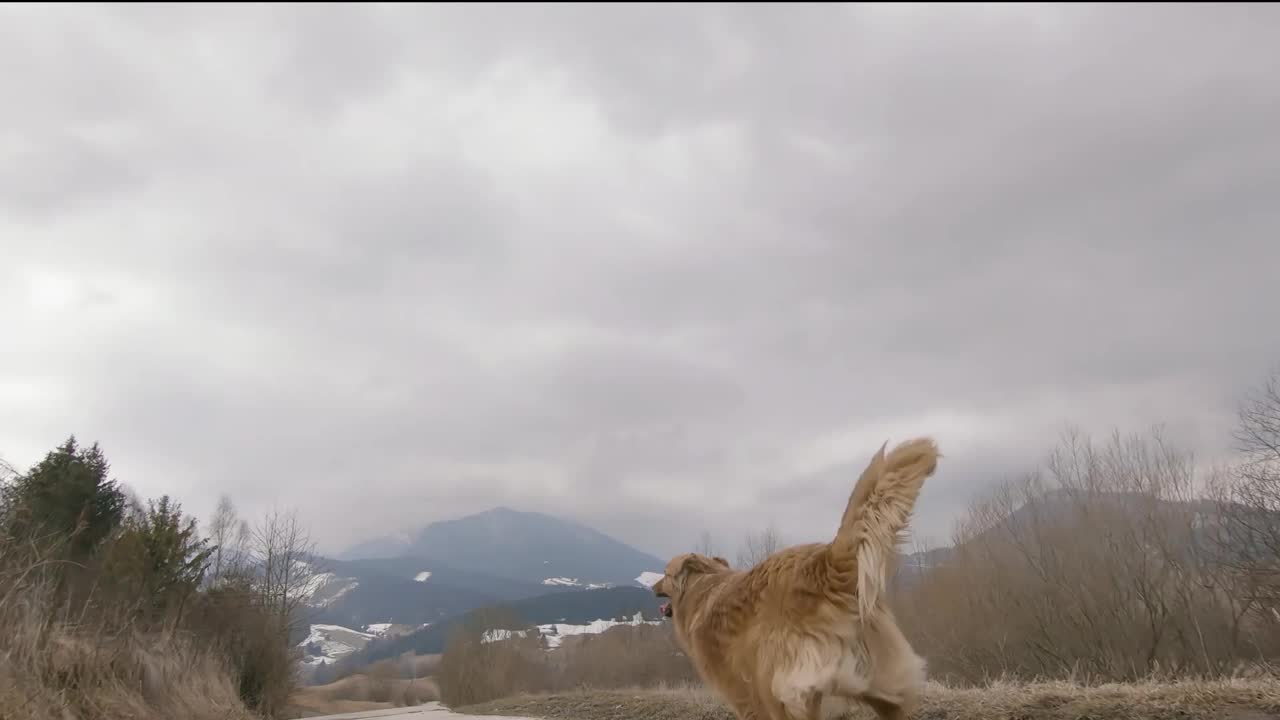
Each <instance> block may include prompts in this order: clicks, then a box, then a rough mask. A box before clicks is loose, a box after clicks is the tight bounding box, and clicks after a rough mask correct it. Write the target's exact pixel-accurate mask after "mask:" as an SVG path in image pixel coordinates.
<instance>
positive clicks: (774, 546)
mask: <svg viewBox="0 0 1280 720" xmlns="http://www.w3.org/2000/svg"><path fill="white" fill-rule="evenodd" d="M781 544H782V540H781V538H780V537H779V536H778V530H777V528H775V527H774V526H773V524H772V523H770V524H769V526H768V527H766V528H765V529H763V530H760V531H758V532H748V533H747V535H746V537H745V538H743V541H742V547H740V548H738V567H740V568H743V569H746V568H753V567H755V566H756V565H759V564H760V563H761V562H763V561H764V560H765V559H766V558H768V557H769V556H770V555H772V554H774V553H775V552H777V551H778V548H779V547H780V546H781Z"/></svg>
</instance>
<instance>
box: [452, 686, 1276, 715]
mask: <svg viewBox="0 0 1280 720" xmlns="http://www.w3.org/2000/svg"><path fill="white" fill-rule="evenodd" d="M458 712H462V713H469V714H475V715H526V716H530V717H537V718H565V719H566V720H734V716H733V713H732V712H730V711H729V709H728V708H727V707H725V706H724V705H723V704H722V703H721V702H720V701H719V700H718V699H717V698H716V697H715V695H714V694H712V693H711V692H710V691H708V690H706V689H704V688H701V687H674V688H661V689H638V690H625V691H624V690H609V691H603V690H591V691H581V692H571V693H562V694H551V695H524V696H517V697H513V698H508V699H504V700H497V701H493V702H489V703H484V704H482V705H475V706H469V707H465V708H458ZM1277 714H1280V680H1278V679H1276V678H1262V679H1249V680H1223V681H1184V682H1173V683H1158V682H1142V683H1126V684H1112V685H1100V686H1093V687H1086V686H1082V685H1077V684H1073V683H1067V682H1048V683H1030V684H1020V683H1006V682H995V683H991V684H989V685H986V686H984V687H974V688H964V689H955V688H948V687H945V686H942V685H937V684H934V685H930V686H929V689H928V691H927V693H926V695H925V698H924V702H923V704H922V706H921V707H920V708H919V709H918V710H917V711H916V713H915V714H914V715H913V716H912V717H913V718H915V719H916V720H1082V719H1086V718H1088V719H1092V720H1263V719H1264V718H1273V717H1276V716H1277ZM850 717H851V718H856V720H872V718H873V717H874V715H873V714H871V713H870V712H858V713H855V714H853V715H851V716H850Z"/></svg>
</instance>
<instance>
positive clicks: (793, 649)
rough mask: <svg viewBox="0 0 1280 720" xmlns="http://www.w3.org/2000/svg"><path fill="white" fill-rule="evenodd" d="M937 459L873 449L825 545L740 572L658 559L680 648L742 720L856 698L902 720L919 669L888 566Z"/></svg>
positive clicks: (908, 447) (822, 718) (786, 716)
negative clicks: (892, 600) (889, 590)
mask: <svg viewBox="0 0 1280 720" xmlns="http://www.w3.org/2000/svg"><path fill="white" fill-rule="evenodd" d="M886 445H887V444H886ZM939 457H940V456H939V454H938V448H937V446H936V445H935V444H934V442H933V440H931V439H928V438H921V439H916V440H911V441H908V442H905V443H902V444H901V445H898V446H897V447H895V448H894V449H893V450H892V451H891V452H889V453H888V455H887V456H886V454H885V448H884V447H881V448H880V450H879V452H877V453H876V455H875V457H873V458H872V460H871V463H870V464H869V465H868V466H867V469H866V470H864V471H863V473H862V476H861V477H860V478H859V479H858V482H857V484H856V485H855V486H854V489H853V493H852V494H851V495H850V497H849V504H848V507H847V508H846V509H845V512H844V516H843V517H842V518H841V521H840V528H839V530H838V531H837V532H836V536H835V538H834V539H833V540H832V541H831V542H829V543H814V544H810V545H798V546H795V547H790V548H787V549H785V550H781V551H779V552H777V553H774V554H773V555H772V556H770V557H769V558H768V559H766V560H765V561H763V562H761V563H760V564H759V565H757V566H756V567H754V568H752V569H750V570H746V571H740V570H733V569H731V568H730V567H729V563H727V562H725V561H724V559H722V558H711V557H707V556H705V555H699V554H696V553H689V554H684V555H679V556H677V557H676V558H674V559H673V560H672V561H671V562H670V563H668V564H667V567H666V571H665V575H664V576H663V578H662V579H661V580H659V581H658V583H657V584H656V585H654V587H653V591H654V593H655V594H657V595H659V596H660V597H668V598H670V608H671V615H670V617H671V620H672V622H674V623H675V628H676V637H677V638H678V640H679V642H680V644H681V645H682V646H683V647H684V649H685V652H686V653H687V654H688V655H689V657H690V659H691V660H692V661H693V663H694V666H695V667H696V668H697V670H698V673H699V675H701V677H702V678H703V680H704V681H705V682H706V683H707V684H708V685H710V686H712V687H713V688H715V689H716V690H717V691H719V693H720V694H721V695H723V696H724V698H725V700H726V701H727V702H728V703H729V704H730V706H731V707H733V709H734V711H735V712H736V713H737V715H738V717H739V718H742V720H829V719H830V718H835V717H839V716H840V715H842V714H844V713H845V712H847V711H848V710H849V709H850V707H851V704H852V703H854V702H859V701H860V702H864V703H866V704H867V705H870V706H871V708H872V709H874V710H875V711H876V713H877V714H878V715H879V716H880V717H881V718H884V719H885V720H901V719H902V718H905V717H906V713H907V711H908V710H909V709H910V708H911V707H912V706H913V705H914V703H915V701H916V698H917V697H918V693H919V690H920V688H921V687H922V686H923V684H924V680H925V666H924V660H922V659H921V658H920V657H919V656H917V655H916V654H915V652H914V651H913V650H912V649H911V646H910V645H909V644H908V643H907V640H906V638H905V637H904V636H903V634H902V632H901V631H900V630H899V629H898V625H897V623H896V621H895V620H894V617H893V614H892V612H891V611H890V610H889V607H888V605H887V604H886V600H885V585H886V576H887V572H888V568H887V565H888V563H889V562H890V560H891V558H892V556H893V554H894V552H895V550H896V547H897V545H898V542H899V540H900V534H901V533H902V532H903V530H905V529H906V526H907V523H908V521H909V520H910V517H911V511H912V508H913V507H914V505H915V502H916V498H917V496H919V494H920V488H921V486H922V485H923V484H924V481H925V479H926V478H928V477H929V476H930V475H932V474H933V472H934V470H935V469H936V468H937V464H938V458H939Z"/></svg>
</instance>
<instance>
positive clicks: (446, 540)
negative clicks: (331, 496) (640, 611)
mask: <svg viewBox="0 0 1280 720" xmlns="http://www.w3.org/2000/svg"><path fill="white" fill-rule="evenodd" d="M339 557H341V558H343V559H347V560H367V559H374V558H379V557H382V558H385V557H415V558H419V559H421V560H423V561H424V562H425V563H426V564H428V565H439V566H442V567H451V568H457V569H459V570H465V571H472V572H476V573H481V574H484V575H488V576H496V577H502V578H506V579H508V580H513V581H517V582H526V583H530V582H531V583H538V584H546V585H553V584H558V585H562V586H566V587H589V586H591V585H606V584H628V585H629V584H632V581H633V579H634V578H635V577H636V576H638V575H639V574H640V573H641V572H644V571H646V570H656V569H660V568H662V567H663V565H664V564H665V563H664V562H663V561H662V560H660V559H659V558H657V557H655V556H653V555H650V554H648V553H645V552H642V551H640V550H637V549H635V548H633V547H631V546H629V545H626V544H624V543H622V542H619V541H618V540H615V539H614V538H611V537H609V536H608V535H605V534H604V533H601V532H598V531H596V530H593V529H592V528H589V527H586V526H585V525H582V524H579V523H576V522H572V521H569V520H564V519H561V518H556V517H552V516H550V515H544V514H542V513H535V512H521V511H517V510H512V509H510V508H505V507H498V508H494V509H492V510H487V511H485V512H482V513H477V514H475V515H468V516H466V517H462V518H458V519H456V520H443V521H439V522H434V523H431V524H430V525H428V526H426V527H425V528H423V529H422V530H420V531H419V532H417V533H416V534H413V535H412V537H409V536H399V537H385V538H378V539H375V540H370V541H367V542H364V543H361V544H359V545H356V546H354V547H351V548H349V549H348V550H346V551H345V552H343V553H341V554H340V555H339Z"/></svg>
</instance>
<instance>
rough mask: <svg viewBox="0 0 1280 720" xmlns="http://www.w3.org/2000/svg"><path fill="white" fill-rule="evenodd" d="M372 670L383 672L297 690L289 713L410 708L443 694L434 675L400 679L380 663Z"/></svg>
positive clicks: (319, 713)
mask: <svg viewBox="0 0 1280 720" xmlns="http://www.w3.org/2000/svg"><path fill="white" fill-rule="evenodd" d="M379 665H381V663H380V664H379ZM371 669H372V670H382V672H381V673H378V672H374V673H371V674H365V673H358V674H356V675H349V676H347V677H345V678H342V679H341V680H338V681H335V682H332V683H329V684H328V685H316V686H313V687H309V688H304V689H302V690H300V691H298V692H296V693H294V695H293V697H292V698H290V713H289V714H290V715H291V716H293V717H312V716H315V715H336V714H339V713H345V712H357V711H366V710H383V709H387V708H393V707H411V706H414V705H421V704H422V703H425V702H431V701H433V700H436V699H438V698H439V697H440V690H439V688H437V687H436V683H435V680H434V679H432V678H429V677H420V678H417V679H416V680H415V679H409V678H399V677H394V676H389V675H388V674H386V671H385V670H384V669H382V668H378V666H374V668H371Z"/></svg>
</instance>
